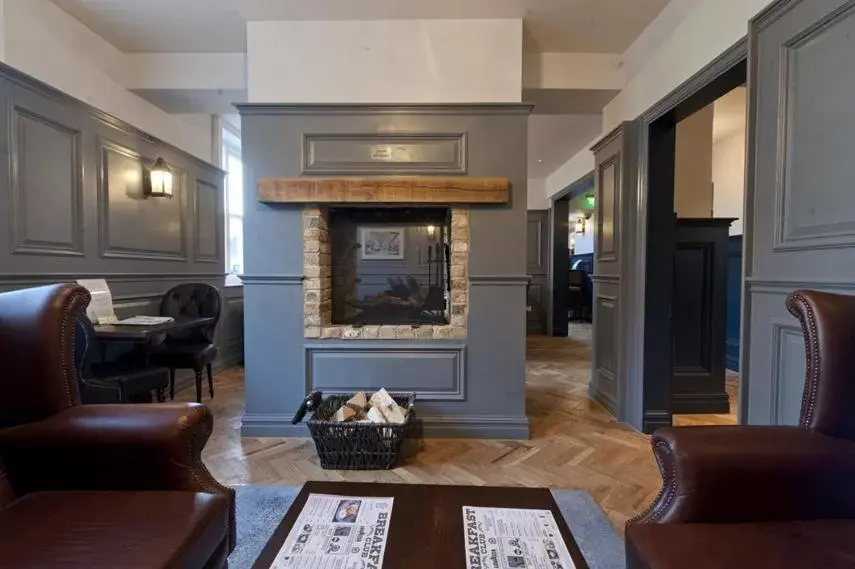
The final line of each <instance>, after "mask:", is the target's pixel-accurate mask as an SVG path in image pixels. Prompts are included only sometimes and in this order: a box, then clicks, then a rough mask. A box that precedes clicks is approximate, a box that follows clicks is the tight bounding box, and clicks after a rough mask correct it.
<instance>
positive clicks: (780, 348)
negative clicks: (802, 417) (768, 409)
mask: <svg viewBox="0 0 855 569" xmlns="http://www.w3.org/2000/svg"><path fill="white" fill-rule="evenodd" d="M772 354H773V357H774V359H773V360H772V415H771V417H770V422H771V423H772V424H777V425H797V424H798V423H799V412H800V411H801V406H802V396H803V395H804V382H805V339H804V335H802V331H801V328H799V327H797V326H793V325H792V324H789V323H787V324H782V323H779V322H774V323H773V324H772Z"/></svg>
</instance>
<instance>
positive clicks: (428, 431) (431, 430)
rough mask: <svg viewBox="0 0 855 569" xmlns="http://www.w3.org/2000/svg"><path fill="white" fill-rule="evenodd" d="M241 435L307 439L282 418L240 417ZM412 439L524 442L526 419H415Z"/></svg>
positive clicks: (304, 431)
mask: <svg viewBox="0 0 855 569" xmlns="http://www.w3.org/2000/svg"><path fill="white" fill-rule="evenodd" d="M241 435H242V436H244V437H285V438H288V437H308V436H309V431H308V430H307V429H306V426H305V424H301V425H292V424H291V417H290V416H285V415H244V417H243V426H242V428H241ZM416 435H417V436H419V437H425V438H431V439H450V438H455V439H502V440H527V439H528V438H529V429H528V418H527V417H525V416H520V417H508V416H494V415H470V416H467V417H445V416H436V415H424V416H419V417H418V423H417V425H416Z"/></svg>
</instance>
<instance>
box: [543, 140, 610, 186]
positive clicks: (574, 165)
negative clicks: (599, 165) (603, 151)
mask: <svg viewBox="0 0 855 569" xmlns="http://www.w3.org/2000/svg"><path fill="white" fill-rule="evenodd" d="M599 138H600V136H599V135H597V138H595V139H593V140H591V141H590V142H588V143H587V144H585V146H584V147H582V150H580V151H579V152H578V153H577V154H576V155H575V156H573V157H572V158H571V159H570V160H568V161H567V162H565V163H564V164H562V165H561V166H559V167H558V168H557V169H556V170H555V171H554V172H552V174H550V175H549V176H547V177H546V195H547V197H551V196H554V195H555V194H557V193H558V192H560V191H561V190H563V189H564V188H566V187H567V186H569V185H570V184H572V183H573V182H575V181H576V180H579V179H581V178H582V177H584V176H587V175H588V174H589V173H590V172H591V171H592V170H593V169H594V168H595V167H596V163H595V162H594V154H593V153H592V152H591V151H590V148H591V146H593V145H594V143H596V142H597V140H598V139H599Z"/></svg>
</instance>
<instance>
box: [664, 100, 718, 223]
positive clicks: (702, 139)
mask: <svg viewBox="0 0 855 569" xmlns="http://www.w3.org/2000/svg"><path fill="white" fill-rule="evenodd" d="M713 111H714V106H713V105H707V106H706V107H704V108H703V109H701V110H699V111H698V112H696V113H694V114H693V115H691V116H688V117H686V118H685V119H683V120H681V121H680V122H679V123H677V136H676V144H675V148H674V211H675V212H676V213H677V217H712V215H713V175H712V170H713V167H712V161H713V118H714V112H713Z"/></svg>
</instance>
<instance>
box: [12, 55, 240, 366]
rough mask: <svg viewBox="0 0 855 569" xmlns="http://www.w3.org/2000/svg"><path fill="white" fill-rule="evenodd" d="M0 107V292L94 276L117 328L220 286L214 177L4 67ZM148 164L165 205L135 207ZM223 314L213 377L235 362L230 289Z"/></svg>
mask: <svg viewBox="0 0 855 569" xmlns="http://www.w3.org/2000/svg"><path fill="white" fill-rule="evenodd" d="M0 105H2V109H3V112H2V113H0V133H2V136H0V154H2V156H0V291H4V290H12V289H17V288H25V287H30V286H36V285H40V284H47V283H52V282H58V281H60V282H62V281H73V280H75V279H78V278H102V277H103V278H106V279H107V282H108V283H109V284H110V287H111V289H112V292H113V296H114V301H115V305H116V311H117V314H118V315H119V316H120V317H125V316H132V315H135V314H156V313H157V309H158V304H159V301H160V297H161V296H162V294H163V293H164V292H165V291H166V290H167V289H169V288H170V287H172V286H174V285H176V284H179V283H185V282H207V283H211V284H213V285H215V286H218V287H222V285H223V283H224V279H223V274H224V268H223V267H224V261H223V227H224V222H223V208H222V198H223V173H222V172H221V171H220V170H219V169H217V168H215V167H213V166H211V165H210V164H206V163H204V162H202V161H201V160H198V159H196V158H194V157H192V156H191V155H189V154H187V153H185V152H183V151H181V150H179V149H177V148H175V147H172V146H170V145H167V144H165V143H163V142H161V141H159V140H157V139H154V138H152V137H150V136H148V135H146V134H145V133H143V132H141V131H139V130H137V129H135V128H133V127H131V126H130V125H128V124H126V123H123V122H122V121H120V120H118V119H116V118H115V117H112V116H110V115H107V114H105V113H102V112H100V111H98V110H96V109H93V108H92V107H89V106H88V105H86V104H84V103H82V102H80V101H77V100H76V99H73V98H71V97H69V96H67V95H65V94H63V93H61V92H58V91H56V90H54V89H52V88H50V87H48V86H46V85H44V84H42V83H39V82H37V81H35V80H33V79H31V78H29V77H27V76H24V75H22V74H20V73H18V72H17V71H15V70H13V69H11V68H9V67H6V66H0ZM158 156H160V157H163V158H164V159H165V160H166V161H167V163H168V164H169V165H170V167H171V168H172V169H173V171H174V172H175V174H176V177H175V184H176V196H175V198H174V199H172V200H165V199H152V198H149V199H144V198H143V196H142V186H141V182H142V164H143V163H146V164H150V163H151V162H152V161H153V160H154V159H155V158H157V157H158ZM224 307H225V310H224V313H223V319H222V320H223V322H222V325H221V328H220V330H219V333H218V335H217V342H218V344H219V347H220V353H221V357H220V361H219V362H218V365H219V367H224V366H228V365H233V364H235V363H237V362H239V361H240V360H241V358H242V351H243V325H242V320H243V317H242V313H243V294H242V289H241V288H240V287H238V288H229V289H226V290H225V291H224Z"/></svg>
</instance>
